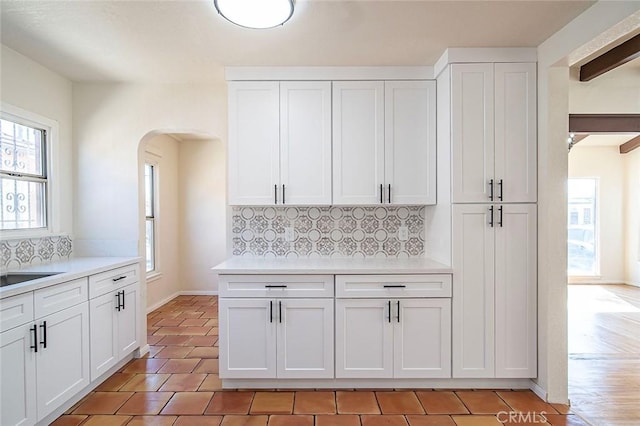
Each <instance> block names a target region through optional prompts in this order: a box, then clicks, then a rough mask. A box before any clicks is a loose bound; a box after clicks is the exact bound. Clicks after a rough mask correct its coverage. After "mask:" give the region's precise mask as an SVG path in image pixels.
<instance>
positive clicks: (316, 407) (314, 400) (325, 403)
mask: <svg viewBox="0 0 640 426" xmlns="http://www.w3.org/2000/svg"><path fill="white" fill-rule="evenodd" d="M293 412H294V414H335V413H336V396H335V393H334V392H296V396H295V403H294V406H293Z"/></svg>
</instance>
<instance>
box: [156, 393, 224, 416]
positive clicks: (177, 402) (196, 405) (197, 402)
mask: <svg viewBox="0 0 640 426" xmlns="http://www.w3.org/2000/svg"><path fill="white" fill-rule="evenodd" d="M212 396H213V392H177V393H175V394H174V395H173V397H171V399H170V400H169V402H167V405H165V407H164V409H163V410H162V411H161V413H162V414H177V415H196V414H197V415H200V414H202V413H204V410H205V408H207V405H208V404H209V401H210V400H211V397H212Z"/></svg>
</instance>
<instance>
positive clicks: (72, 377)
mask: <svg viewBox="0 0 640 426" xmlns="http://www.w3.org/2000/svg"><path fill="white" fill-rule="evenodd" d="M88 305H89V304H88V303H86V302H85V303H82V304H80V305H76V306H74V307H72V308H68V309H65V310H64V311H60V312H57V313H55V314H53V315H49V316H47V317H44V318H42V319H41V320H40V321H39V322H38V323H39V324H42V321H46V322H47V347H46V348H44V347H43V346H40V349H38V357H37V361H36V377H37V379H36V381H37V385H36V387H37V401H38V419H42V418H44V417H45V416H47V415H48V414H50V413H51V412H52V411H53V410H55V409H56V408H58V407H59V406H60V405H61V404H62V403H64V402H65V401H67V400H68V399H69V398H71V397H72V396H73V395H75V394H76V393H78V392H79V391H80V390H82V389H83V388H84V387H85V386H87V385H88V384H89V308H88Z"/></svg>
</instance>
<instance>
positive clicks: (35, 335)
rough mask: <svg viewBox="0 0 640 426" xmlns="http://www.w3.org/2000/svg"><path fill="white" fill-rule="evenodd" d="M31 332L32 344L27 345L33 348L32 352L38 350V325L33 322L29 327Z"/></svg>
mask: <svg viewBox="0 0 640 426" xmlns="http://www.w3.org/2000/svg"><path fill="white" fill-rule="evenodd" d="M29 331H30V332H32V333H33V345H31V346H29V349H33V351H34V352H36V353H37V352H38V326H36V325H35V324H33V327H31V328H30V329H29Z"/></svg>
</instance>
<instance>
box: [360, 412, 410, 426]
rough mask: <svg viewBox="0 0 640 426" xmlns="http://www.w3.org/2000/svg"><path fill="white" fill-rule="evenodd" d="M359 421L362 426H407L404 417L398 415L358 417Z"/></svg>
mask: <svg viewBox="0 0 640 426" xmlns="http://www.w3.org/2000/svg"><path fill="white" fill-rule="evenodd" d="M360 419H361V420H362V426H407V421H406V420H405V418H404V416H398V415H390V416H375V415H364V416H360Z"/></svg>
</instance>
